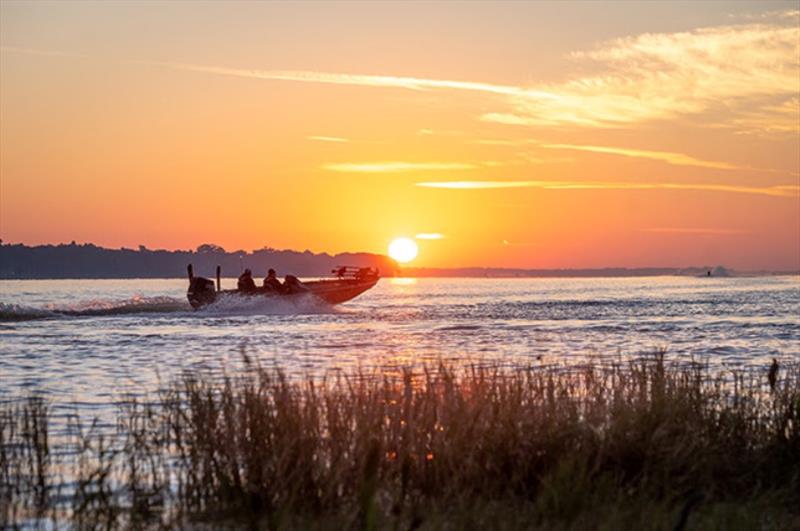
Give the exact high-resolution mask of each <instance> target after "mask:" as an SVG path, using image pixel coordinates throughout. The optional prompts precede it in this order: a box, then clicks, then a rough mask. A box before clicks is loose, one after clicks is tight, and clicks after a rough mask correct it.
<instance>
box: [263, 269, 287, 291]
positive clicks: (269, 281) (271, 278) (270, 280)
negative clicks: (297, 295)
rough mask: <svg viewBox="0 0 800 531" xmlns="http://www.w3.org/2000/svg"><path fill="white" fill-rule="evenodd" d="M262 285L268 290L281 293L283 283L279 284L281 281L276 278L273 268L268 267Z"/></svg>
mask: <svg viewBox="0 0 800 531" xmlns="http://www.w3.org/2000/svg"><path fill="white" fill-rule="evenodd" d="M264 287H265V288H266V289H267V290H268V291H274V292H275V293H283V284H281V281H280V280H278V277H277V275H276V274H275V270H274V269H270V270H269V271H267V278H265V279H264Z"/></svg>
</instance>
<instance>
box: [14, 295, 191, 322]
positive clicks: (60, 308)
mask: <svg viewBox="0 0 800 531" xmlns="http://www.w3.org/2000/svg"><path fill="white" fill-rule="evenodd" d="M188 311H191V308H190V307H189V304H188V303H187V302H184V301H181V300H178V299H175V298H173V297H141V296H135V297H131V298H130V299H126V300H122V301H120V300H116V301H114V300H89V301H84V302H78V303H75V304H67V305H62V304H47V305H45V306H44V307H43V308H36V307H32V306H24V305H20V304H7V303H0V322H13V321H30V320H35V319H53V318H58V317H84V316H90V317H101V316H112V315H132V314H142V313H174V312H188Z"/></svg>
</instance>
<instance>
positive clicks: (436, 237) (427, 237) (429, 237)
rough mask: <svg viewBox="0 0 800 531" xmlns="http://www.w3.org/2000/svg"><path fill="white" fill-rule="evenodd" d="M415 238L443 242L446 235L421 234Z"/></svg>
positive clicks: (434, 233) (437, 233)
mask: <svg viewBox="0 0 800 531" xmlns="http://www.w3.org/2000/svg"><path fill="white" fill-rule="evenodd" d="M414 237H415V238H416V239H418V240H443V239H444V234H441V233H439V232H420V233H419V234H417V235H416V236H414Z"/></svg>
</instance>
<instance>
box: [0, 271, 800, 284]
mask: <svg viewBox="0 0 800 531" xmlns="http://www.w3.org/2000/svg"><path fill="white" fill-rule="evenodd" d="M797 276H800V272H787V271H778V272H768V271H767V272H747V271H745V272H741V271H737V272H735V274H731V275H728V276H725V277H723V276H717V277H715V276H713V275H712V276H711V277H707V276H702V275H691V274H686V273H653V274H645V273H640V274H627V275H625V274H601V273H597V274H593V273H583V272H580V271H579V270H575V272H573V273H570V271H567V272H564V273H562V274H541V275H536V274H528V275H503V274H489V275H468V274H438V275H412V274H397V275H391V276H384V277H383V278H384V279H426V278H442V279H475V280H528V279H582V278H658V277H682V278H697V279H698V280H702V279H704V278H758V277H797ZM304 278H318V277H317V276H306V277H304ZM30 280H41V281H48V280H186V277H183V276H172V277H168V276H161V277H147V276H115V277H111V276H105V277H90V276H75V277H2V276H0V282H3V281H30ZM235 280H236V277H232V276H223V277H222V281H223V282H226V281H227V282H234V281H235Z"/></svg>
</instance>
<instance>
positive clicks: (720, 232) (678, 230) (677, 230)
mask: <svg viewBox="0 0 800 531" xmlns="http://www.w3.org/2000/svg"><path fill="white" fill-rule="evenodd" d="M639 232H656V233H661V234H707V235H714V236H724V235H737V234H750V233H751V231H747V230H739V229H714V228H709V229H707V228H687V227H652V228H645V229H639Z"/></svg>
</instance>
